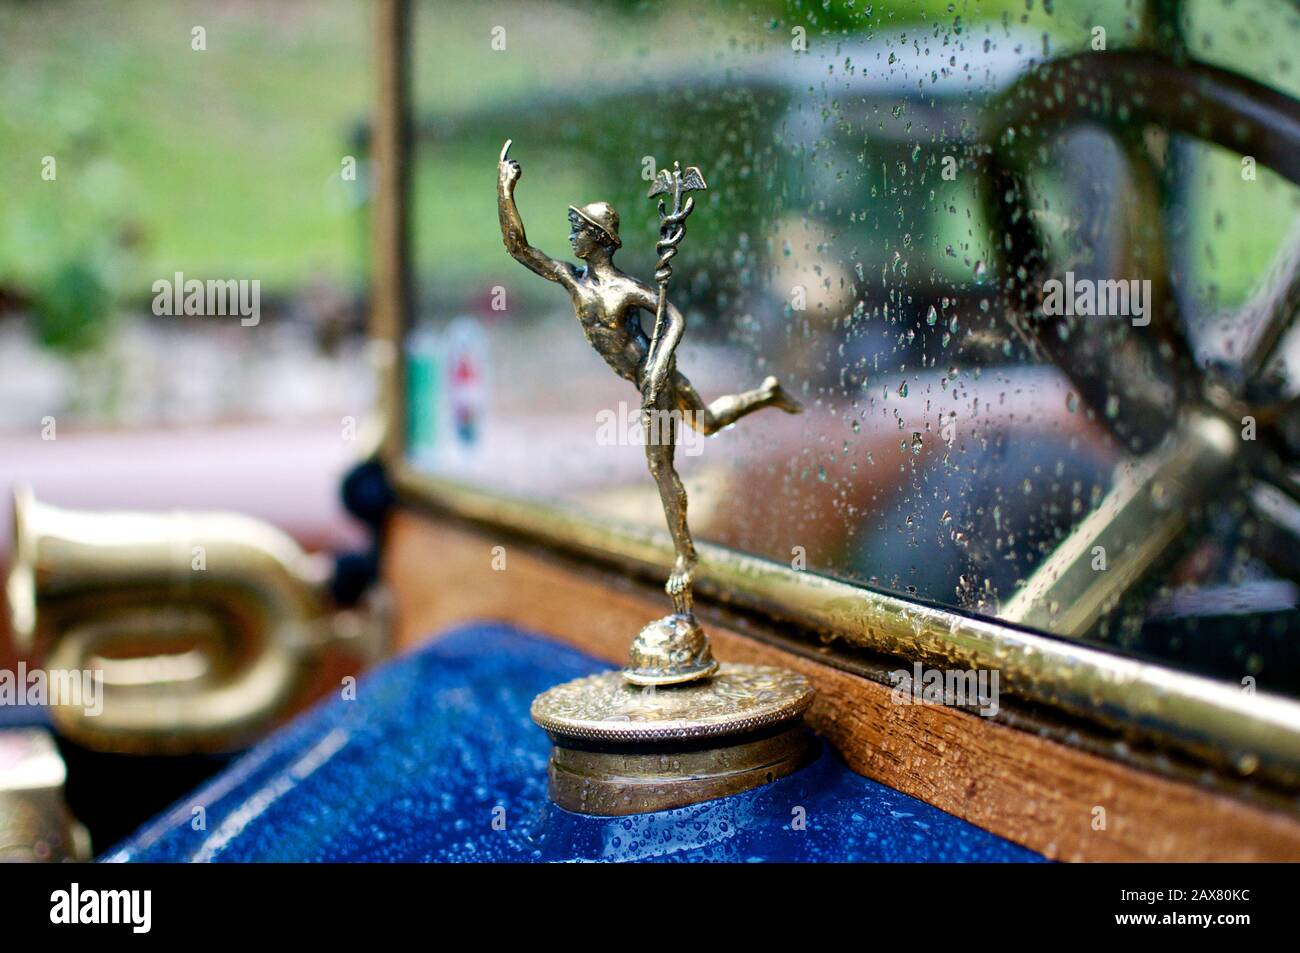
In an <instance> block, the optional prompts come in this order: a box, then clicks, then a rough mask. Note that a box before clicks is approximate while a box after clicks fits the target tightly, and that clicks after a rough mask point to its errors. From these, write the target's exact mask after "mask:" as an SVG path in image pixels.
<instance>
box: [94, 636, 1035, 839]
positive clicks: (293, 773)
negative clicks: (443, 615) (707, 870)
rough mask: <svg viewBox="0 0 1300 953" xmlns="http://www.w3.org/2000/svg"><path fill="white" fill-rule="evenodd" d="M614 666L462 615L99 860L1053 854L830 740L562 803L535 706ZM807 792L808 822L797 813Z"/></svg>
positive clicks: (805, 805) (263, 744)
mask: <svg viewBox="0 0 1300 953" xmlns="http://www.w3.org/2000/svg"><path fill="white" fill-rule="evenodd" d="M607 667H608V666H606V665H605V664H604V663H602V662H599V661H597V660H596V659H593V658H590V657H588V656H585V655H582V654H580V653H578V652H575V651H573V650H571V649H568V648H565V647H563V646H560V645H556V644H555V643H552V642H548V641H546V640H544V639H540V638H537V637H534V636H531V635H528V634H526V633H524V632H520V631H519V630H517V629H512V628H509V627H506V626H502V625H496V624H482V625H473V626H469V627H467V628H462V629H457V630H455V631H453V632H450V633H448V634H447V635H445V636H443V637H442V638H440V639H438V640H436V641H434V642H433V643H431V644H430V645H428V646H427V647H425V648H423V649H422V650H420V651H419V652H417V653H415V654H413V655H410V656H407V657H405V658H401V659H397V660H395V661H393V662H391V663H389V664H387V665H385V666H383V667H381V668H379V669H376V670H375V671H374V672H373V673H371V674H370V675H369V676H367V677H366V678H364V679H362V680H361V683H360V684H359V685H358V686H357V697H356V699H355V700H352V701H345V700H342V699H338V700H334V701H330V702H326V703H323V704H322V705H320V706H319V707H317V708H316V709H315V710H314V711H312V712H309V713H308V714H306V715H304V716H303V717H301V718H299V719H298V720H297V721H296V722H295V723H294V724H292V725H290V726H289V727H287V728H285V729H284V730H283V731H281V732H279V733H278V734H277V735H275V736H273V737H272V738H270V739H268V740H267V741H265V742H264V743H262V744H261V745H259V746H258V747H256V748H255V749H253V750H252V751H250V752H249V753H248V754H247V755H245V756H244V757H243V758H241V759H240V760H238V761H237V762H235V764H234V765H232V766H231V767H230V768H229V769H228V770H227V771H226V772H225V773H224V774H221V775H218V776H217V777H216V778H215V779H214V780H213V781H211V782H209V783H208V784H206V785H205V786H203V787H201V788H200V789H199V790H197V791H196V792H194V794H193V795H192V796H190V797H188V798H186V799H185V800H183V801H181V802H179V803H178V804H176V805H175V806H174V807H173V808H172V809H171V810H170V811H168V812H167V813H165V814H163V815H162V816H160V817H159V818H158V819H156V820H155V821H153V822H151V823H150V824H148V825H146V826H145V827H143V828H142V829H141V830H140V831H138V832H137V833H136V834H135V835H134V836H133V837H131V838H130V839H129V840H127V841H126V842H125V843H123V844H121V845H120V846H119V847H117V848H116V849H114V850H112V851H111V852H110V853H109V854H108V855H106V856H105V857H104V858H103V859H104V860H108V861H194V860H200V861H201V860H214V861H582V860H611V861H627V860H693V861H699V860H706V861H814V860H823V861H1027V860H1041V859H1042V858H1041V857H1039V856H1038V855H1037V854H1034V853H1032V852H1031V851H1028V850H1025V849H1024V848H1021V847H1018V846H1016V845H1015V844H1012V843H1010V842H1008V841H1005V840H1003V839H1001V838H999V837H996V836H994V835H993V834H990V833H988V832H987V831H983V830H981V829H979V828H977V827H974V826H972V825H970V824H967V823H966V822H964V821H961V820H959V819H957V818H955V817H952V816H951V815H949V814H945V813H944V812H942V811H940V810H937V809H936V808H933V807H930V806H929V805H927V804H925V803H923V802H921V801H918V800H916V799H914V798H910V797H907V796H906V795H903V794H900V793H898V792H897V791H894V790H891V789H890V788H887V787H884V786H883V785H880V784H877V783H875V782H874V781H870V780H868V779H866V778H863V777H860V776H858V775H856V774H854V773H853V772H852V771H850V770H849V769H848V767H847V766H846V765H845V764H844V762H843V761H842V760H841V759H840V758H839V757H838V755H836V754H835V753H834V752H833V751H832V750H831V749H830V748H829V747H828V746H824V749H823V752H822V755H821V757H820V758H818V760H817V761H816V762H814V763H813V764H812V765H810V766H809V767H807V768H805V769H804V770H802V771H800V772H798V773H796V774H794V775H792V776H790V777H788V778H784V779H782V780H780V781H777V782H775V783H773V784H769V785H767V786H765V787H761V788H757V789H755V790H752V791H747V792H745V793H743V794H739V795H735V796H732V797H728V798H721V799H719V800H716V801H709V802H705V803H703V804H697V805H693V806H691V807H686V808H679V809H676V810H671V811H662V812H658V813H654V814H642V815H637V816H634V817H624V818H599V817H590V816H586V815H579V814H572V813H569V812H567V811H562V810H560V809H559V808H556V807H555V806H554V805H552V804H551V803H550V802H549V801H548V799H547V797H546V759H547V755H548V752H549V748H550V742H549V741H548V739H547V738H546V736H545V734H544V733H543V732H542V731H541V730H540V729H538V728H537V727H536V726H535V725H533V723H532V722H531V720H530V719H529V717H528V707H529V704H530V702H531V700H532V698H533V696H534V695H536V694H537V693H538V692H540V691H542V690H543V689H546V688H549V687H550V686H552V685H554V684H556V683H558V682H562V681H565V680H567V679H570V678H576V677H577V676H579V675H588V674H591V673H592V672H597V671H601V670H603V669H605V668H607ZM200 807H201V808H202V809H203V815H202V821H203V823H202V825H200V824H199V823H198V820H199V818H200V815H199V814H198V813H197V812H196V810H195V809H196V808H200ZM800 807H801V808H803V809H804V810H803V815H804V816H805V817H806V829H804V830H797V829H794V828H795V827H796V826H797V825H793V824H792V821H793V820H794V818H795V817H796V816H798V813H799V812H797V811H796V808H800ZM494 822H495V823H494ZM196 828H198V829H196Z"/></svg>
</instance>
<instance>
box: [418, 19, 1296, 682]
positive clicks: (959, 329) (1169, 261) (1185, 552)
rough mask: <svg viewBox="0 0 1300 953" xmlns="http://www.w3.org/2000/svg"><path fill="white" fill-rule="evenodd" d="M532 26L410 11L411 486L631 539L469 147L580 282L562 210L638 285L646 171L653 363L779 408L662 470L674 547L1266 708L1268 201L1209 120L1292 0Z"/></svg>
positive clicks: (1257, 159)
mask: <svg viewBox="0 0 1300 953" xmlns="http://www.w3.org/2000/svg"><path fill="white" fill-rule="evenodd" d="M549 9H550V11H551V15H549V16H548V17H546V18H543V19H542V20H541V21H538V20H537V18H536V17H531V16H525V12H524V11H525V6H523V5H520V6H517V7H516V6H510V5H506V6H501V7H497V6H495V5H494V7H493V8H492V9H491V10H490V11H489V10H483V9H481V8H480V7H478V6H477V5H463V6H458V5H454V4H452V5H447V4H439V5H438V6H437V8H436V12H435V9H434V8H433V7H432V6H430V5H423V6H420V7H419V8H418V11H417V24H416V26H417V30H416V39H415V48H414V70H415V91H414V92H415V97H414V98H415V112H416V130H417V136H416V147H415V164H414V169H413V207H412V228H413V233H414V236H413V237H414V247H413V266H414V270H415V277H416V281H415V298H416V308H415V311H416V322H415V327H414V328H413V329H412V332H411V335H410V337H409V339H408V342H407V351H408V354H407V359H408V368H409V369H410V382H411V384H410V393H409V394H408V416H409V421H408V424H409V426H408V447H409V451H410V456H411V459H412V460H413V461H414V462H415V463H416V464H417V465H418V466H419V467H421V468H423V469H426V470H428V471H430V472H435V473H439V474H442V475H447V476H453V477H458V478H462V479H467V480H470V481H472V482H473V483H474V484H475V485H476V486H479V487H484V488H490V489H497V490H500V491H503V492H509V493H513V494H521V495H525V496H528V497H532V498H537V499H543V500H569V501H581V502H582V503H583V504H584V506H586V507H587V508H588V509H589V510H591V511H594V512H597V513H600V514H605V515H609V516H610V517H613V518H617V519H621V520H628V521H635V522H639V523H643V524H645V525H649V526H654V527H661V526H663V514H662V511H661V509H660V505H659V499H658V496H657V494H656V491H655V486H654V483H653V482H652V480H651V479H650V477H649V475H648V473H647V471H646V463H645V457H644V452H643V449H642V447H641V446H639V445H638V442H637V441H638V436H637V432H636V422H637V410H638V407H639V400H640V396H639V394H638V391H637V389H636V387H634V386H633V385H632V384H631V383H629V382H628V381H626V380H623V379H621V378H619V377H618V376H616V375H615V374H614V373H612V372H611V370H610V368H609V367H608V366H607V365H606V364H605V362H604V361H602V360H601V358H600V357H599V356H598V355H597V354H596V353H595V351H594V350H593V349H592V347H591V346H590V345H589V344H588V342H587V341H586V340H584V337H583V333H582V329H581V327H580V326H579V325H578V323H577V321H576V320H575V318H574V314H573V310H572V306H571V305H570V303H569V300H568V297H567V295H566V294H565V292H564V290H563V289H562V288H561V287H560V286H558V285H556V284H553V283H550V282H547V281H545V280H543V279H542V278H540V277H538V276H536V275H534V274H531V273H530V272H528V271H527V270H526V269H525V268H524V267H523V266H522V265H520V264H519V263H517V262H515V261H513V260H511V258H510V257H509V256H508V255H507V254H506V252H505V249H504V248H503V246H502V240H501V232H500V227H499V225H498V217H497V209H496V201H497V199H496V184H497V179H496V176H497V158H498V154H499V152H500V149H501V145H502V143H503V141H504V140H505V139H507V138H509V139H512V140H513V146H512V147H511V152H510V156H511V158H514V159H516V160H517V161H518V162H519V163H520V164H521V167H522V169H523V175H522V178H521V180H520V182H519V184H518V187H517V192H516V196H517V200H518V206H519V211H520V214H521V216H522V219H523V222H524V223H525V225H526V228H527V238H528V240H529V242H530V243H531V244H532V245H535V246H536V247H538V248H540V249H542V250H543V251H544V252H545V253H547V254H548V255H549V256H553V257H555V258H559V259H564V260H566V261H570V262H576V259H575V258H574V257H573V254H572V250H571V248H570V245H569V239H568V236H569V228H570V225H569V221H568V211H567V210H568V206H569V205H570V204H574V205H582V204H584V203H587V202H592V201H595V200H605V201H608V202H610V203H612V204H613V206H614V207H615V208H616V209H617V211H618V213H619V215H620V218H621V220H620V225H619V236H620V239H621V241H622V247H621V249H620V250H619V251H618V253H617V258H616V263H617V264H618V266H619V267H620V268H622V269H623V270H624V271H626V272H627V273H629V274H631V275H633V276H635V277H637V278H640V279H641V280H642V281H644V282H646V283H647V284H651V285H653V280H654V279H653V277H652V276H653V272H654V270H655V257H656V256H655V240H656V237H657V234H658V232H657V229H658V218H657V214H656V211H655V205H654V202H652V201H651V200H649V199H648V198H647V197H646V191H647V189H648V186H649V179H650V178H652V177H653V175H654V173H655V172H656V171H657V170H658V169H662V168H664V167H666V166H671V164H672V162H673V161H675V160H676V161H680V162H681V163H682V164H683V165H698V166H699V167H700V169H701V171H702V172H703V174H704V177H705V178H706V180H707V182H708V189H707V191H705V192H702V193H698V194H697V203H698V205H697V208H696V210H695V212H694V213H693V215H692V217H691V219H690V228H689V234H688V235H687V236H686V238H685V239H684V241H683V243H682V245H681V247H680V250H679V254H678V255H677V257H676V258H675V259H674V261H673V268H674V271H673V277H672V279H671V284H670V286H669V291H668V297H669V298H670V300H671V301H672V302H673V303H674V304H675V305H676V306H677V307H678V308H680V309H681V311H682V312H683V313H684V314H685V316H686V320H687V331H686V334H685V338H684V341H683V343H682V345H681V346H680V348H679V350H678V360H677V366H678V369H679V370H680V371H681V372H682V373H683V374H685V375H686V376H687V377H688V378H689V379H690V380H691V382H692V383H693V385H694V387H695V389H696V390H697V391H698V392H699V394H700V395H701V396H702V398H703V399H704V400H705V401H706V402H707V401H710V400H713V399H714V398H716V397H719V396H721V395H724V394H730V393H734V392H738V391H744V390H746V389H748V388H753V387H756V386H758V385H759V384H760V382H761V381H762V380H763V379H764V378H765V377H767V376H768V375H775V376H776V377H778V378H779V379H780V380H781V381H782V383H783V384H784V386H785V388H786V389H787V390H788V391H789V392H790V393H791V394H792V395H793V396H794V397H796V398H797V399H798V400H799V401H801V402H802V404H803V406H804V413H802V414H801V415H798V416H790V415H787V414H784V413H781V412H780V410H777V409H768V410H762V411H760V412H758V413H756V414H755V415H753V416H751V417H747V418H745V419H743V420H741V421H739V422H738V423H736V424H735V425H734V426H732V427H730V428H728V429H726V430H725V431H723V432H722V433H719V434H717V435H716V436H712V437H709V438H707V439H704V438H696V439H693V440H688V441H685V442H683V443H681V444H680V445H679V448H678V453H677V463H678V469H679V471H680V472H681V475H682V478H683V480H684V482H685V484H686V487H687V489H688V491H689V493H690V500H691V508H690V519H691V526H692V529H693V530H694V532H695V535H696V537H697V538H699V539H703V540H708V541H710V542H715V543H721V544H723V545H726V546H730V547H733V548H735V549H738V550H742V551H745V552H748V553H753V554H756V555H759V556H762V557H765V558H768V559H771V560H774V561H777V562H781V563H785V564H789V565H792V567H794V568H801V569H806V570H807V571H811V572H817V573H822V574H827V575H832V576H836V577H838V578H842V579H846V580H850V581H853V582H857V583H861V584H864V585H871V586H878V587H881V588H885V589H889V590H892V591H896V592H900V593H903V594H906V595H909V596H914V597H917V598H921V599H926V600H931V601H935V602H938V603H942V604H945V605H950V606H954V607H959V608H962V609H964V610H968V611H974V612H978V613H984V614H989V615H992V616H998V617H1001V618H1004V619H1009V620H1012V621H1019V622H1022V623H1024V624H1028V625H1031V626H1034V627H1036V628H1040V629H1043V630H1045V631H1049V632H1054V633H1057V634H1061V635H1066V636H1070V637H1075V638H1081V639H1086V640H1088V641H1091V642H1093V643H1095V644H1099V645H1103V646H1106V647H1108V648H1112V649H1115V650H1119V651H1126V652H1136V653H1139V654H1143V655H1146V656H1149V657H1154V658H1157V659H1160V660H1161V661H1163V662H1166V663H1168V664H1171V665H1175V666H1178V667H1181V668H1185V669H1188V670H1192V671H1197V672H1202V673H1205V674H1209V675H1212V676H1214V677H1216V678H1220V679H1223V680H1227V681H1230V682H1233V683H1239V684H1249V685H1250V686H1251V687H1254V685H1255V684H1256V682H1258V685H1259V687H1260V688H1269V689H1273V690H1278V691H1283V692H1287V693H1291V694H1297V693H1300V651H1297V649H1296V648H1295V647H1294V646H1295V645H1296V640H1295V639H1294V637H1293V636H1294V635H1295V633H1296V630H1297V627H1300V618H1297V589H1296V586H1295V584H1294V581H1293V580H1295V579H1296V578H1298V576H1300V573H1298V570H1300V559H1298V558H1297V556H1296V553H1297V552H1300V543H1298V542H1297V540H1300V510H1297V507H1296V503H1295V499H1296V498H1297V497H1300V490H1298V487H1300V481H1298V480H1297V477H1296V468H1295V465H1294V463H1295V452H1294V450H1295V448H1296V444H1297V441H1300V412H1297V411H1296V410H1295V405H1296V401H1295V399H1294V398H1295V383H1294V380H1295V374H1296V372H1297V370H1300V368H1297V367H1296V366H1295V365H1296V363H1297V362H1298V361H1300V349H1297V348H1296V347H1295V346H1294V342H1293V341H1292V340H1291V339H1290V337H1289V336H1287V335H1286V334H1285V333H1279V334H1278V335H1277V341H1276V342H1275V343H1274V344H1273V346H1272V347H1271V348H1263V347H1262V346H1261V345H1260V343H1259V342H1261V341H1263V340H1265V338H1266V337H1267V335H1266V334H1265V331H1264V329H1265V328H1273V329H1277V330H1279V331H1280V332H1281V331H1285V330H1286V329H1288V328H1289V326H1290V321H1291V317H1292V314H1291V311H1294V301H1291V302H1290V303H1289V304H1288V303H1286V301H1285V300H1284V303H1283V305H1281V306H1277V305H1274V306H1272V307H1271V310H1270V303H1269V301H1270V296H1273V297H1275V298H1283V299H1284V298H1285V296H1284V295H1283V294H1282V292H1283V291H1284V290H1285V289H1286V287H1287V286H1288V281H1289V280H1290V279H1289V276H1290V277H1291V278H1293V277H1294V275H1293V273H1292V272H1289V271H1288V265H1287V263H1288V260H1289V256H1290V255H1291V249H1292V248H1293V247H1294V242H1295V240H1296V234H1297V233H1295V232H1294V226H1295V223H1296V218H1297V211H1298V210H1300V192H1298V191H1297V189H1296V186H1295V185H1294V184H1293V183H1292V181H1291V180H1290V179H1288V175H1290V176H1292V177H1294V176H1295V175H1296V174H1297V172H1296V170H1295V169H1294V168H1290V167H1289V165H1288V162H1289V161H1291V162H1293V160H1287V159H1286V157H1285V155H1283V156H1281V158H1278V156H1276V155H1274V153H1277V152H1279V151H1281V152H1285V149H1284V148H1283V146H1285V145H1286V144H1287V143H1289V140H1288V139H1286V136H1285V135H1283V133H1282V132H1279V131H1278V130H1277V129H1276V128H1273V127H1271V126H1269V125H1268V123H1267V122H1265V123H1264V125H1263V127H1261V129H1262V131H1259V132H1258V134H1257V135H1255V136H1254V138H1252V136H1251V135H1250V134H1249V130H1245V126H1244V125H1243V123H1242V121H1241V118H1240V116H1238V115H1236V114H1234V113H1232V111H1231V109H1228V110H1227V111H1226V112H1225V111H1224V110H1223V109H1219V110H1218V111H1217V112H1216V108H1214V107H1212V106H1210V105H1206V103H1207V102H1208V101H1209V100H1211V99H1212V98H1213V89H1212V88H1211V87H1212V85H1213V83H1214V82H1221V83H1223V84H1226V85H1227V87H1230V88H1232V89H1237V90H1242V89H1244V90H1245V92H1244V94H1243V95H1245V96H1246V97H1247V99H1250V100H1251V101H1252V102H1262V101H1264V100H1267V104H1271V105H1272V106H1273V107H1274V108H1275V113H1276V114H1277V115H1282V116H1286V115H1291V116H1294V115H1295V105H1294V100H1293V99H1292V98H1291V97H1294V96H1296V95H1297V93H1298V92H1300V74H1298V73H1297V64H1296V63H1295V61H1294V50H1295V48H1296V44H1295V39H1296V38H1297V36H1300V20H1298V17H1300V14H1297V12H1296V10H1295V9H1294V7H1293V6H1291V5H1289V4H1286V3H1282V2H1264V0H1260V2H1251V3H1244V2H1239V3H1225V2H1193V3H1187V4H1184V5H1182V6H1181V9H1182V13H1181V14H1180V15H1179V16H1177V17H1173V18H1170V17H1167V16H1164V15H1163V14H1162V13H1161V10H1163V9H1165V7H1164V6H1162V5H1160V4H1137V3H1134V4H1128V3H1121V2H1113V3H1087V2H1085V3H1077V4H1073V3H1072V4H1068V5H1067V4H1052V3H1050V2H1049V3H1042V2H1018V3H1010V4H988V5H983V6H982V7H980V8H978V9H976V8H973V7H970V5H968V4H965V3H958V4H950V3H946V2H944V3H917V4H909V5H906V9H904V5H901V4H880V3H876V4H863V3H858V4H856V5H839V4H835V5H824V4H821V3H815V4H781V3H770V4H764V3H719V4H703V3H692V4H675V5H670V6H669V7H667V8H664V7H662V6H660V5H643V4H637V3H615V4H596V3H592V4H581V3H563V4H556V5H553V6H552V7H550V8H549ZM1099 31H1100V32H1099ZM1126 57H1127V59H1126ZM1201 64H1203V65H1201ZM1167 67H1170V68H1175V69H1182V70H1185V69H1190V68H1195V69H1197V70H1200V72H1199V73H1197V75H1196V77H1195V79H1193V78H1188V76H1187V74H1174V75H1176V76H1178V77H1179V78H1178V79H1177V80H1176V81H1174V80H1170V79H1169V76H1170V75H1171V74H1167V73H1164V72H1162V70H1164V69H1166V68H1167ZM1215 70H1221V71H1225V72H1226V73H1227V74H1231V75H1226V78H1225V73H1216V72H1214V71H1215ZM1207 77H1208V79H1207ZM1243 83H1244V84H1245V85H1244V86H1241V85H1240V84H1243ZM1233 84H1238V85H1233ZM1251 84H1258V85H1251ZM1252 97H1253V98H1252ZM1261 97H1262V98H1261ZM1269 97H1272V98H1271V99H1270V98H1269ZM1187 116H1190V117H1191V118H1190V119H1187V118H1185V117H1187ZM1180 117H1184V118H1180ZM1243 130H1245V131H1243ZM1298 145H1300V144H1298ZM1247 148H1249V149H1250V150H1251V153H1250V154H1246V153H1244V152H1243V150H1244V149H1247ZM1248 160H1249V161H1248ZM1270 163H1271V164H1272V165H1274V166H1277V167H1278V168H1279V171H1278V172H1275V171H1272V170H1271V169H1270V168H1269V165H1270ZM1053 282H1057V283H1058V284H1059V287H1058V286H1057V285H1054V284H1053ZM1119 282H1123V285H1120V284H1119ZM652 322H653V314H649V313H647V314H645V315H644V325H645V328H646V333H647V334H648V333H649V329H650V325H651V324H652ZM1252 355H1253V356H1252ZM1251 420H1253V424H1252V423H1250V421H1251ZM1107 514H1109V517H1108V516H1107ZM1117 514H1118V515H1117ZM1108 518H1109V519H1111V522H1112V523H1114V524H1115V525H1112V526H1110V527H1109V528H1107V527H1106V526H1104V525H1102V524H1104V523H1105V522H1106V521H1107V519H1108ZM1117 526H1118V527H1119V529H1122V530H1124V531H1123V532H1119V534H1118V535H1115V533H1116V527H1117ZM1108 534H1109V535H1108ZM1148 543H1150V544H1151V545H1150V546H1148V545H1147V544H1148ZM1099 548H1100V552H1099V551H1098V549H1099ZM1148 550H1150V551H1148ZM1071 573H1073V575H1071ZM1067 577H1068V579H1069V582H1068V584H1067V582H1064V581H1062V580H1066V579H1067ZM1093 603H1095V606H1093V608H1091V609H1089V608H1088V607H1089V606H1092V605H1093Z"/></svg>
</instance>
